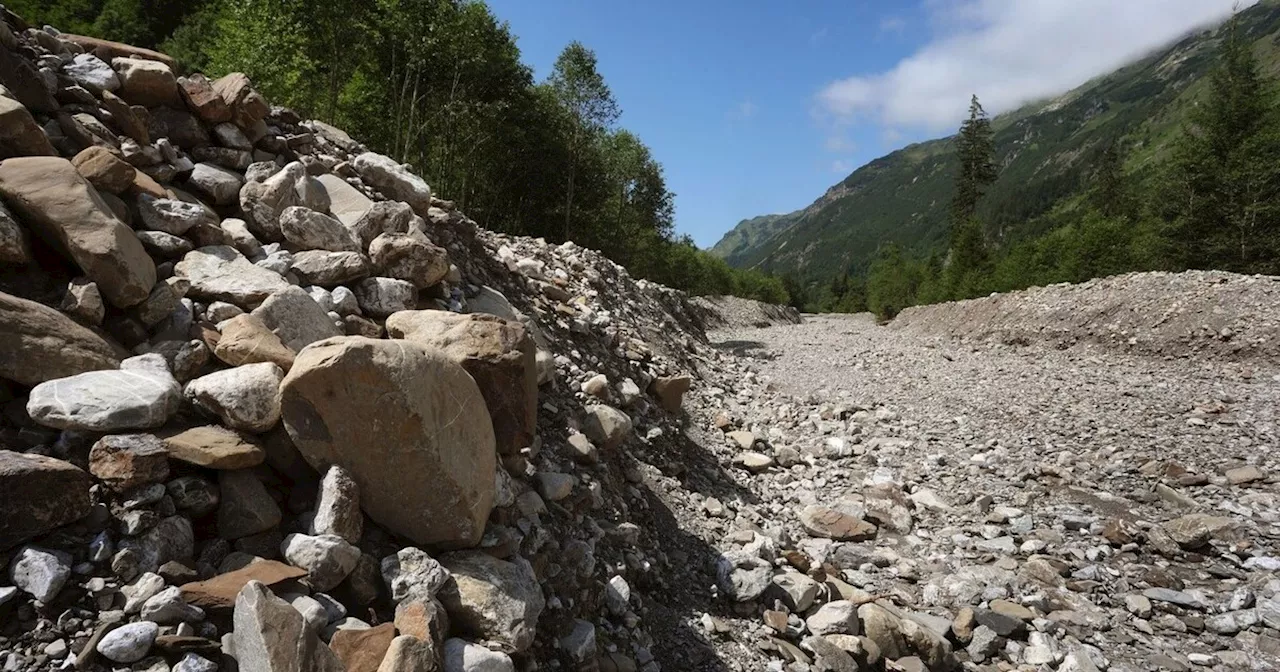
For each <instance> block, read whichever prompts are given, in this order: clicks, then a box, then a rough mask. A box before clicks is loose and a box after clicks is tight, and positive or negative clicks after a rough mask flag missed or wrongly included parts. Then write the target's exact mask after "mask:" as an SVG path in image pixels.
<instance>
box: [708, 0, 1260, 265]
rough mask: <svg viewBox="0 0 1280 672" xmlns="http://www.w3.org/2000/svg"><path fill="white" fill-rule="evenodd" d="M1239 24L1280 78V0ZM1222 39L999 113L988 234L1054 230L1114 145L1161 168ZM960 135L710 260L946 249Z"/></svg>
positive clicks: (739, 240) (737, 236)
mask: <svg viewBox="0 0 1280 672" xmlns="http://www.w3.org/2000/svg"><path fill="white" fill-rule="evenodd" d="M1239 19H1240V27H1241V29H1243V30H1244V31H1246V34H1247V35H1248V36H1249V37H1250V38H1251V39H1253V40H1254V41H1255V48H1256V50H1257V53H1258V56H1259V58H1260V61H1261V63H1262V64H1263V66H1264V68H1265V69H1266V71H1267V72H1269V73H1272V74H1274V73H1276V72H1277V70H1280V1H1278V0H1264V2H1262V3H1259V4H1257V5H1255V6H1253V7H1251V8H1249V9H1247V10H1244V11H1243V12H1242V13H1241V14H1240V16H1239ZM1221 32H1222V31H1221V29H1220V28H1211V29H1207V30H1201V31H1198V32H1195V33H1193V34H1189V35H1188V36H1186V37H1184V38H1183V39H1181V40H1179V41H1177V42H1176V43H1174V44H1171V45H1169V46H1167V47H1165V48H1163V49H1160V50H1157V51H1156V52H1154V53H1152V54H1150V55H1148V56H1147V57H1145V58H1143V59H1141V60H1139V61H1137V62H1135V63H1132V64H1130V65H1127V66H1125V67H1123V68H1120V69H1119V70H1117V71H1115V72H1112V73H1110V74H1108V75H1105V76H1102V77H1097V78H1095V79H1093V80H1091V81H1089V82H1087V83H1085V84H1084V85H1082V86H1080V87H1077V88H1076V89H1074V90H1072V91H1070V92H1068V93H1066V94H1064V95H1062V96H1059V97H1057V98H1055V99H1052V100H1048V101H1039V102H1037V103H1033V104H1030V105H1026V106H1024V107H1022V108H1020V109H1017V110H1014V111H1012V112H1009V113H1006V114H1003V115H1000V116H998V117H996V118H995V119H994V120H993V124H992V125H993V128H994V130H995V147H996V158H997V162H998V164H999V166H1000V176H999V179H998V180H997V181H996V183H995V184H994V185H992V187H991V189H990V190H989V191H988V193H987V195H986V196H985V198H984V199H983V202H982V204H981V205H980V207H979V212H978V215H979V217H980V219H981V220H982V221H983V222H984V223H985V225H986V226H987V232H988V234H989V236H991V238H992V239H993V240H994V241H996V242H997V243H998V244H1008V243H1011V242H1015V241H1018V240H1023V239H1026V238H1028V237H1035V236H1039V235H1042V234H1044V233H1046V232H1047V231H1048V230H1050V229H1052V228H1053V227H1054V226H1055V223H1056V222H1058V221H1061V218H1058V217H1050V216H1047V215H1049V214H1050V213H1053V212H1056V211H1058V210H1062V209H1070V208H1072V207H1074V204H1075V203H1078V202H1079V200H1080V199H1079V197H1080V196H1081V194H1082V193H1083V192H1084V190H1085V189H1086V188H1087V187H1088V182H1089V178H1090V177H1091V175H1092V173H1093V171H1094V169H1095V166H1096V165H1097V164H1098V158H1099V156H1100V155H1101V153H1102V152H1103V151H1104V150H1105V148H1106V147H1107V146H1108V145H1109V144H1111V143H1112V142H1117V141H1119V142H1121V143H1122V145H1123V147H1125V149H1126V150H1127V165H1126V168H1127V169H1128V170H1129V171H1130V172H1137V173H1139V174H1142V173H1149V172H1151V171H1150V169H1151V168H1153V167H1154V166H1156V165H1158V164H1159V163H1160V161H1161V159H1162V150H1163V149H1164V148H1165V147H1166V146H1167V144H1168V142H1169V140H1170V139H1171V138H1173V137H1174V136H1175V134H1176V133H1177V132H1178V131H1179V130H1180V129H1181V127H1182V121H1183V119H1184V118H1185V116H1186V111H1187V110H1188V109H1190V108H1191V107H1192V106H1194V105H1195V103H1196V100H1197V99H1198V96H1199V95H1200V92H1201V91H1202V90H1203V88H1204V85H1203V83H1202V82H1201V79H1202V77H1203V76H1204V75H1205V74H1206V73H1207V72H1209V70H1210V68H1211V65H1212V63H1213V56H1214V53H1215V50H1216V47H1217V45H1218V43H1219V41H1220V39H1221ZM978 94H979V97H981V91H979V92H978ZM962 112H963V111H962V110H957V111H956V113H957V118H959V115H960V114H961V113H962ZM953 137H954V136H952V137H947V138H941V139H937V140H930V141H927V142H921V143H918V144H913V145H909V146H907V147H904V148H902V149H899V150H897V151H895V152H893V153H891V154H888V155H887V156H883V157H881V158H878V159H876V160H874V161H871V162H870V163H868V164H866V165H865V166H862V167H861V168H858V169H857V170H855V171H854V172H853V173H852V174H850V175H849V176H848V177H846V178H845V179H844V180H843V181H841V182H840V183H839V184H836V185H835V186H833V187H831V188H830V189H828V190H827V192H826V193H825V194H823V195H822V197H821V198H819V199H817V200H816V201H814V203H813V204H812V205H810V206H809V207H807V208H805V209H803V210H798V211H796V212H792V213H788V214H782V215H767V216H764V217H754V218H752V219H747V220H744V221H742V222H741V223H739V224H738V225H737V226H736V227H734V229H733V230H732V231H730V232H728V233H727V234H725V236H724V238H722V239H721V240H720V241H719V242H718V243H716V245H715V246H714V247H712V248H711V253H712V254H715V255H717V256H719V257H721V258H723V259H725V261H727V262H728V263H729V264H730V265H731V266H734V267H738V268H759V269H761V270H766V271H771V272H775V273H793V272H794V273H797V274H798V275H799V276H800V277H802V278H805V279H807V280H810V281H822V280H825V279H828V278H830V277H831V276H833V275H836V274H838V273H840V272H842V271H844V270H846V269H851V270H853V271H855V272H856V271H859V270H862V269H865V267H866V265H867V264H868V262H869V260H870V259H871V258H872V256H873V255H874V254H875V252H876V250H877V249H878V248H879V246H880V245H881V244H883V243H886V242H890V241H892V242H896V243H898V244H899V245H901V246H903V247H904V248H906V249H907V250H909V251H911V252H913V253H915V254H917V255H925V254H928V253H929V252H931V251H935V250H936V251H941V250H943V249H944V248H945V246H946V241H947V238H948V233H947V232H948V206H949V203H950V198H951V193H952V184H953V180H954V176H955V158H954V153H955V152H954V146H953Z"/></svg>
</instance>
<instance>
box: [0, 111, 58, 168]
mask: <svg viewBox="0 0 1280 672" xmlns="http://www.w3.org/2000/svg"><path fill="white" fill-rule="evenodd" d="M56 154H57V152H55V151H53V145H52V144H50V143H49V137H48V136H47V135H45V134H44V130H43V129H41V128H40V124H37V123H36V120H35V117H32V116H31V112H30V111H29V110H28V109H27V108H26V107H25V106H23V104H22V103H19V102H18V101H17V100H14V99H13V98H9V97H6V96H0V159H2V158H6V157H9V156H55V155H56Z"/></svg>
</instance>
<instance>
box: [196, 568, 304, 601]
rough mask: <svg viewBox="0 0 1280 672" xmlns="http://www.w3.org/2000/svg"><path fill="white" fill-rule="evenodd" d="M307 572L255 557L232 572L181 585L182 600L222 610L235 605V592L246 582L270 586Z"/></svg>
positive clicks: (296, 577)
mask: <svg viewBox="0 0 1280 672" xmlns="http://www.w3.org/2000/svg"><path fill="white" fill-rule="evenodd" d="M306 575H307V570H305V569H298V568H297V567H291V566H289V565H286V564H284V563H283V562H276V561H275V560H262V559H259V560H255V561H254V562H252V563H250V564H248V565H245V566H244V567H241V568H240V569H237V570H235V571H233V572H227V573H225V574H219V575H217V576H215V577H213V578H211V579H206V580H204V581H196V582H194V583H188V584H186V585H184V586H182V599H183V600H184V601H186V602H187V603H188V604H190V605H193V606H197V607H200V608H201V609H211V610H220V609H221V610H226V609H230V608H232V607H234V606H235V603H236V595H239V594H240V591H241V589H243V588H244V587H245V586H246V585H248V583H249V582H250V581H259V582H261V583H263V584H265V585H268V586H273V585H275V584H278V583H283V582H285V581H293V580H296V579H300V578H302V577H304V576H306Z"/></svg>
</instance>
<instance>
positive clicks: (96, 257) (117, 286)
mask: <svg viewBox="0 0 1280 672" xmlns="http://www.w3.org/2000/svg"><path fill="white" fill-rule="evenodd" d="M0 197H3V198H4V200H5V202H6V203H8V205H9V207H10V208H12V210H13V212H14V213H15V214H16V215H18V217H19V218H20V219H21V220H22V222H23V223H25V224H26V225H27V226H28V227H30V228H31V229H32V230H33V231H35V232H36V233H37V234H38V235H39V236H41V237H42V238H44V239H45V240H46V241H48V242H49V243H51V244H53V245H54V246H55V247H58V248H59V249H61V250H62V251H64V252H65V253H66V254H67V255H68V256H70V257H71V259H72V260H73V261H75V263H76V265H78V266H79V267H80V269H81V270H83V271H84V274H85V275H87V276H89V278H90V279H91V280H93V281H94V282H96V283H98V289H99V290H100V291H101V292H102V295H103V297H104V298H106V300H107V301H109V302H110V303H111V304H112V305H114V306H116V307H119V308H127V307H129V306H132V305H135V304H137V303H141V302H142V301H143V300H144V299H146V298H147V295H148V294H150V293H151V288H152V286H153V285H155V284H156V267H155V264H154V263H152V261H151V257H150V256H148V255H147V251H146V249H145V248H143V247H142V243H141V242H140V241H139V240H138V237H137V236H135V235H134V234H133V231H132V230H131V229H130V228H129V227H127V226H125V225H124V223H123V222H121V221H120V220H119V219H117V218H116V216H115V215H114V214H112V212H111V208H110V207H108V206H107V204H106V202H105V201H103V200H102V197H101V196H99V195H98V192H97V190H95V189H94V188H93V186H92V185H90V184H89V182H88V181H86V180H85V179H84V178H83V177H81V176H80V174H79V173H78V172H76V168H75V166H73V165H72V164H71V162H70V161H68V160H66V159H60V158H56V157H23V158H16V159H7V160H5V161H4V162H0Z"/></svg>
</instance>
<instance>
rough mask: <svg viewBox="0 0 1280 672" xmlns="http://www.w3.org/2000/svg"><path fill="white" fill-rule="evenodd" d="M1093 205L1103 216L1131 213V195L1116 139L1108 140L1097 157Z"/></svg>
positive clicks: (1124, 215) (1122, 158)
mask: <svg viewBox="0 0 1280 672" xmlns="http://www.w3.org/2000/svg"><path fill="white" fill-rule="evenodd" d="M1093 207H1094V208H1096V209H1097V210H1098V212H1100V213H1102V215H1103V216H1104V217H1130V216H1132V215H1133V196H1132V193H1131V192H1130V187H1129V178H1128V176H1127V175H1125V172H1124V155H1123V153H1122V151H1121V149H1120V143H1119V141H1118V140H1112V141H1111V142H1109V143H1108V144H1107V146H1106V147H1105V148H1104V149H1103V150H1102V154H1101V155H1100V156H1099V158H1098V170H1097V172H1096V173H1095V174H1094V177H1093Z"/></svg>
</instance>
